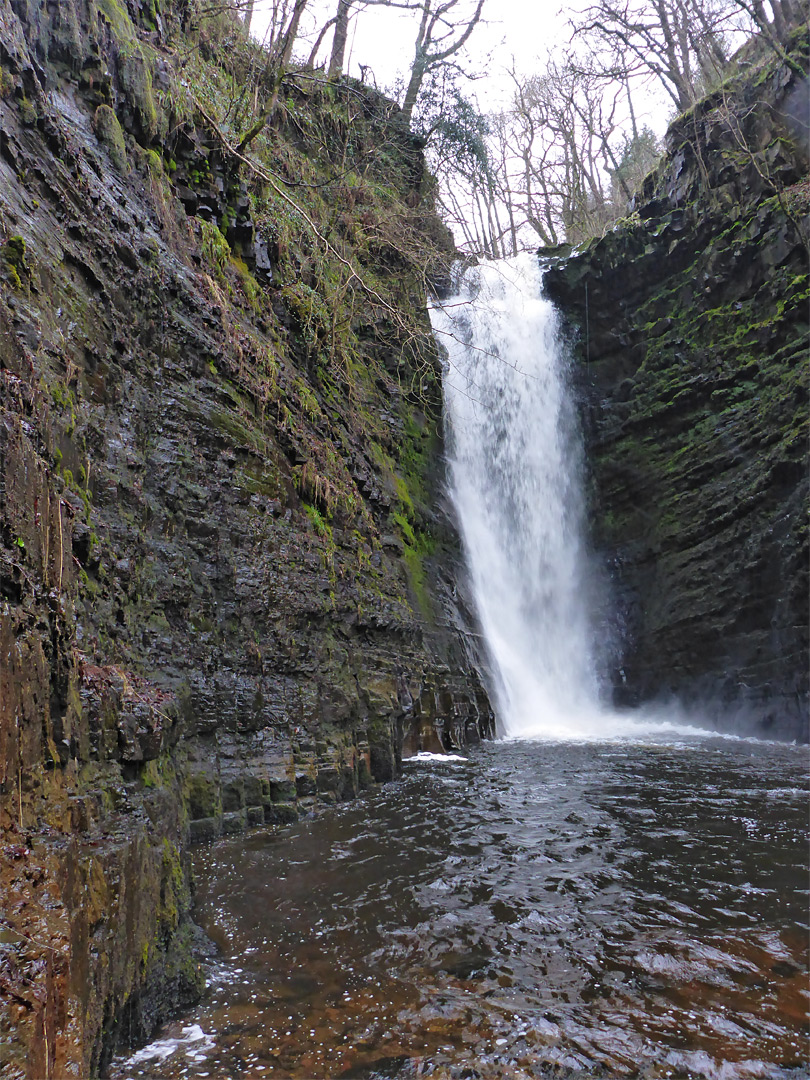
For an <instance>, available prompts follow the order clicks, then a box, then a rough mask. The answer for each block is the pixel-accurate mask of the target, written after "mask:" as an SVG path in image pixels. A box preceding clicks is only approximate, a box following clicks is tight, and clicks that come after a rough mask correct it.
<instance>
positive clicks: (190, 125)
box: [0, 0, 492, 1077]
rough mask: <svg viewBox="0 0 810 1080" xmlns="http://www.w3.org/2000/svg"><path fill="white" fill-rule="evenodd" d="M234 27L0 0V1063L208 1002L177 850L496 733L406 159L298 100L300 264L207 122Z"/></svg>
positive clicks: (282, 141) (137, 1028) (369, 128)
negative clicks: (457, 584) (458, 590)
mask: <svg viewBox="0 0 810 1080" xmlns="http://www.w3.org/2000/svg"><path fill="white" fill-rule="evenodd" d="M203 6H204V5H203ZM183 35H185V37H184V36H183ZM236 35H237V31H236V29H235V28H234V25H233V24H230V25H229V24H228V22H227V20H225V21H222V20H219V21H218V22H217V21H216V20H214V21H213V22H212V23H211V24H210V25H209V23H207V22H206V20H205V17H204V16H203V15H201V14H200V10H199V8H198V6H197V5H194V4H192V3H177V4H169V3H162V4H154V3H145V2H144V3H140V2H138V0H130V2H129V3H124V2H118V0H98V2H97V3H96V2H94V0H70V2H68V3H64V4H58V5H54V4H50V3H42V2H38V0H14V2H10V0H0V528H1V530H2V531H0V769H1V770H2V772H0V825H2V830H3V837H2V844H3V845H4V847H3V851H4V859H3V864H2V871H0V876H2V886H3V896H4V903H3V909H2V924H0V1030H2V1038H0V1065H2V1070H3V1074H4V1075H8V1076H10V1077H23V1076H30V1077H45V1076H71V1075H73V1076H89V1075H96V1074H97V1073H98V1072H99V1071H103V1068H104V1065H105V1062H106V1061H108V1060H109V1057H110V1055H111V1054H112V1053H113V1052H114V1051H115V1049H116V1047H120V1046H122V1045H126V1044H127V1043H131V1042H134V1041H137V1040H138V1039H142V1038H146V1037H147V1036H148V1035H149V1034H150V1033H151V1031H152V1030H153V1029H154V1026H155V1024H156V1023H157V1022H159V1021H160V1020H161V1019H162V1018H163V1017H165V1016H166V1015H167V1014H168V1013H169V1012H170V1011H171V1010H172V1009H175V1008H177V1007H178V1006H179V1005H181V1004H182V1003H183V1002H185V1001H189V1000H190V999H192V998H193V997H194V996H195V995H196V994H198V993H199V991H200V978H201V976H200V968H199V963H198V953H197V951H195V950H197V944H195V943H196V936H195V929H194V927H193V924H192V923H191V921H190V918H189V911H190V903H191V882H190V880H189V875H188V868H187V860H186V857H185V856H186V851H187V849H188V846H189V844H190V843H193V842H195V841H200V840H205V839H208V838H211V837H215V836H218V835H220V834H221V833H223V832H233V831H237V830H241V829H244V828H248V827H253V826H263V827H267V826H272V825H274V824H276V823H283V822H286V821H290V820H293V819H294V818H296V817H298V816H300V815H301V814H306V813H310V812H313V811H314V810H316V809H318V808H324V807H327V806H329V805H330V804H332V803H335V802H336V801H338V800H341V799H346V798H351V797H353V796H355V795H356V794H358V792H360V791H362V790H363V788H364V787H366V786H368V785H369V784H372V783H375V782H379V781H383V780H388V779H391V778H393V777H395V776H396V775H397V772H398V769H399V764H400V760H401V755H402V753H403V746H404V747H405V752H406V753H407V752H412V751H414V750H417V749H419V748H420V747H425V748H433V749H435V748H436V747H437V746H448V747H450V746H459V745H463V744H464V743H465V742H467V741H470V740H475V739H477V738H480V737H482V736H485V735H487V734H488V733H491V725H492V718H491V712H490V709H489V705H488V702H487V700H486V696H485V694H484V692H483V690H482V689H481V686H480V683H479V682H478V679H477V677H476V676H475V674H474V664H475V648H476V646H475V640H474V638H473V637H472V636H470V635H468V634H466V632H465V630H464V619H463V615H462V613H460V612H459V611H458V610H457V608H456V606H455V604H456V601H455V600H454V598H453V587H452V579H453V573H454V572H453V565H454V559H455V558H457V545H456V540H455V536H454V533H453V530H452V527H451V526H450V524H449V522H448V519H447V516H446V514H445V512H444V509H443V507H442V504H441V497H440V492H441V429H440V422H439V412H440V387H439V378H438V366H437V361H436V355H435V351H434V347H433V345H432V339H431V337H430V332H429V324H428V320H427V315H426V312H425V280H426V275H427V276H429V274H430V273H433V272H435V271H436V269H437V267H438V266H439V264H440V261H441V260H440V257H439V256H440V251H439V249H440V248H441V247H442V245H444V248H445V251H447V250H448V243H447V240H446V238H445V237H444V236H443V234H442V230H441V227H440V226H439V224H438V222H437V221H436V219H435V218H434V217H433V215H432V210H431V203H430V185H429V181H428V178H427V177H426V176H425V174H424V165H423V162H422V158H421V152H420V149H419V147H418V145H416V144H415V143H414V141H413V139H412V138H411V137H410V136H409V135H408V133H407V132H406V131H405V130H404V129H398V128H397V127H396V124H395V122H394V121H395V118H393V119H392V114H391V106H390V103H387V102H385V101H384V99H382V98H380V97H379V95H376V94H373V93H372V92H370V91H367V90H365V89H364V88H361V87H359V86H357V87H353V88H351V92H350V93H347V94H345V95H343V96H342V97H341V95H340V94H335V93H334V92H333V91H331V90H325V91H323V93H322V94H321V96H320V97H319V96H318V93H319V92H315V91H312V90H301V89H298V90H296V89H289V90H288V92H287V93H286V96H285V99H284V105H283V109H282V110H281V113H280V114H279V117H278V118H277V119H276V120H274V123H273V124H272V125H270V126H269V127H268V129H267V131H266V132H264V133H263V134H262V140H264V154H265V156H264V158H263V160H264V162H265V164H264V165H262V166H260V168H261V169H264V170H265V171H266V170H267V169H268V168H269V166H268V165H267V162H271V163H273V167H274V168H278V169H281V170H286V171H284V173H283V175H284V176H286V177H287V179H290V180H291V179H296V178H297V180H300V179H301V177H302V176H304V177H305V179H306V180H307V181H308V183H309V187H310V189H311V191H312V194H311V195H310V202H309V203H308V204H307V207H308V215H311V219H312V220H311V222H310V224H312V223H313V222H314V225H313V228H314V229H316V230H317V232H318V233H319V234H320V236H323V235H324V233H325V232H326V229H327V226H328V228H329V229H331V232H330V234H329V235H330V237H331V239H330V241H329V245H330V247H329V248H328V249H327V248H325V247H324V246H322V245H320V240H318V238H317V236H316V235H315V233H314V232H313V230H312V229H310V228H309V226H308V225H307V221H306V219H305V218H304V217H303V216H302V214H301V213H300V212H295V210H294V209H291V207H290V204H289V201H287V202H285V201H284V199H283V198H282V197H281V196H279V195H278V193H277V189H278V186H279V185H278V182H277V181H272V184H275V185H276V186H275V187H273V186H272V185H271V183H270V182H268V181H264V182H262V183H259V181H257V179H256V175H257V174H256V173H255V171H251V169H249V168H247V167H246V165H245V163H244V162H243V161H241V160H239V159H237V158H236V157H235V155H234V154H233V152H232V151H233V142H234V141H235V136H234V135H233V134H232V133H230V132H223V130H222V129H221V128H220V127H219V124H218V123H217V122H216V120H214V119H213V118H212V113H214V112H215V111H216V109H217V108H218V107H220V106H222V105H223V98H222V97H221V95H222V94H223V93H224V92H225V91H224V90H223V89H222V87H223V86H227V85H228V79H229V78H231V77H232V76H233V72H226V73H225V74H224V75H223V70H222V68H221V67H219V66H217V60H216V57H217V55H219V56H222V55H237V54H239V50H240V49H244V48H246V47H247V48H249V46H246V45H245V43H244V42H243V41H240V39H239V38H238V36H236ZM181 53H182V55H183V57H184V60H183V64H184V65H185V66H181V64H180V61H179V60H178V56H179V55H180V54H181ZM239 55H240V54H239ZM189 57H191V58H192V59H189ZM194 65H197V66H196V67H194ZM195 80H196V81H195ZM199 87H207V88H208V90H207V93H208V96H207V97H204V98H203V97H201V96H200V95H202V90H200V89H199ZM212 87H213V89H212ZM347 102H348V104H347ZM223 114H224V107H223V108H222V109H221V111H220V112H219V113H217V117H218V118H220V119H221V117H222V115H223ZM229 138H230V140H231V141H230V142H229ZM259 141H260V142H261V140H259ZM257 145H258V144H257ZM319 154H320V155H321V156H320V157H319V156H318V155H319ZM347 155H348V156H349V157H351V159H352V160H353V162H354V163H355V169H354V171H353V172H352V174H351V176H350V177H348V178H346V175H345V174H346V169H345V167H344V168H343V169H342V170H341V169H338V168H337V167H336V166H335V162H334V160H333V158H337V160H340V161H343V162H344V163H345V160H346V158H347ZM377 159H379V160H378V171H377V172H376V173H375V172H374V170H373V169H372V168H371V166H370V165H369V162H370V161H376V160H377ZM268 175H270V174H268ZM271 180H272V177H271ZM297 180H296V182H297ZM328 184H333V185H337V186H336V187H334V189H332V190H330V191H328V192H327V195H328V198H323V199H321V196H320V195H319V194H318V192H319V191H320V188H321V187H324V186H326V185H328ZM305 186H306V185H305ZM281 190H282V192H284V191H286V190H287V189H285V188H283V187H282V188H281ZM289 190H292V187H290V188H289ZM297 205H300V203H299V204H297ZM338 210H339V211H340V213H338V212H337V211H338ZM318 215H320V216H318ZM328 215H331V216H328ZM319 245H320V246H319ZM422 249H424V250H425V251H433V250H435V251H436V255H435V260H434V261H435V265H433V264H432V263H430V260H426V259H423V260H421V261H415V260H416V253H417V252H418V251H420V250H422ZM325 251H326V252H329V251H331V252H332V253H333V255H329V256H328V257H327V256H325V255H324V252H325ZM431 259H433V256H431ZM341 260H343V261H342V262H341ZM350 260H356V261H355V262H352V265H353V266H356V267H357V272H358V273H359V275H360V276H363V275H365V276H363V281H364V282H366V279H367V278H369V277H370V278H371V280H372V282H373V284H371V285H368V284H364V285H363V287H360V286H358V285H357V281H358V280H359V277H358V273H355V274H354V276H352V275H351V274H349V273H348V272H346V273H345V275H344V276H343V277H341V276H340V274H341V273H342V272H343V271H341V269H340V267H341V266H343V267H344V269H345V264H347V263H348V261H350ZM429 263H430V265H429ZM372 275H373V276H372Z"/></svg>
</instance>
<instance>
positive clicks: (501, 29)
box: [253, 0, 667, 132]
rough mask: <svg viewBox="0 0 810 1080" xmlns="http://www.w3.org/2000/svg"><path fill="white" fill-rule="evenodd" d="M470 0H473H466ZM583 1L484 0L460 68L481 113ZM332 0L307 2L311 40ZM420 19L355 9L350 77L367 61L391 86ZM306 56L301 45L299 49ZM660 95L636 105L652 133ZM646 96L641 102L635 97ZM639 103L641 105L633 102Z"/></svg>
mask: <svg viewBox="0 0 810 1080" xmlns="http://www.w3.org/2000/svg"><path fill="white" fill-rule="evenodd" d="M270 2H271V0H256V13H255V15H254V23H253V31H254V34H255V35H256V36H257V37H259V38H261V36H262V34H263V31H264V27H265V26H266V23H267V14H266V12H267V10H268V9H269V7H270ZM471 2H472V0H471ZM587 3H588V0H486V3H485V5H484V14H483V19H482V22H481V24H479V25H478V26H477V27H476V28H475V30H474V32H473V34H472V36H471V37H470V40H469V41H468V42H467V45H466V47H465V52H464V53H463V54H460V56H463V58H464V61H465V66H466V67H469V68H470V69H471V70H472V71H474V72H476V73H477V74H479V75H480V76H481V77H480V78H478V79H476V80H475V81H473V82H470V83H469V84H468V89H469V95H470V97H474V98H475V99H476V100H477V102H478V106H479V108H480V109H481V111H482V112H485V113H486V112H493V111H497V110H499V109H502V108H505V107H507V106H508V105H509V102H510V98H511V89H510V88H511V85H512V84H511V80H510V79H509V77H508V75H507V71H508V70H509V68H510V67H512V65H513V63H514V67H515V70H516V71H517V72H518V73H520V74H523V75H531V74H536V73H539V72H540V71H542V69H543V56H544V54H546V53H547V52H548V51H549V50H551V49H554V48H555V46H559V47H560V48H562V47H564V46H565V45H567V44H568V41H569V38H570V27H569V25H568V20H569V18H570V17H571V15H572V14H573V13H574V12H576V10H577V9H581V8H582V7H585V6H587ZM336 7H337V0H310V5H309V7H308V9H307V16H306V19H307V20H308V21H306V24H305V25H304V24H302V29H303V30H304V31H305V32H306V31H314V32H311V33H307V37H308V39H309V40H310V41H314V39H315V36H316V34H317V29H316V28H320V27H321V26H323V24H324V23H325V22H326V21H327V20H328V19H329V18H331V17H332V15H334V12H335V9H336ZM417 26H418V17H417V15H416V13H414V12H405V13H403V12H397V11H392V10H387V9H385V8H381V7H370V8H367V9H366V10H364V11H362V10H361V11H360V12H359V13H358V14H357V15H356V16H355V17H354V18H353V20H352V24H351V26H350V30H349V42H348V47H347V59H348V71H349V74H351V75H354V76H356V77H359V75H360V70H359V65H360V64H365V65H368V66H369V67H370V68H371V70H372V71H373V73H374V78H375V80H376V84H377V86H378V87H379V89H381V90H384V89H391V88H392V87H393V86H394V84H395V82H396V80H397V77H398V76H400V77H403V76H404V75H405V74H406V73H407V72H408V71H409V69H410V65H411V62H412V60H413V53H414V38H415V36H416V31H417ZM330 44H331V31H330V33H329V35H328V36H327V38H326V39H325V40H324V43H323V45H322V47H321V51H320V53H319V56H318V59H319V61H321V62H322V61H325V60H328V57H329V48H330ZM296 52H297V53H298V54H306V50H305V49H304V48H300V47H299V49H297V50H296ZM657 97H658V95H657V94H656V95H654V96H653V97H651V98H647V101H648V102H649V104H648V105H647V109H646V110H645V108H644V106H643V104H642V107H641V108H639V109H638V112H639V119H640V120H642V122H647V123H650V124H651V126H652V127H653V128H654V129H656V130H657V131H659V132H661V131H663V129H664V127H665V126H666V112H667V109H666V107H665V106H664V107H662V106H661V104H660V100H659V101H656V98H657ZM640 100H643V99H640ZM637 108H638V106H637Z"/></svg>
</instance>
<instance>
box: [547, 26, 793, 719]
mask: <svg viewBox="0 0 810 1080" xmlns="http://www.w3.org/2000/svg"><path fill="white" fill-rule="evenodd" d="M807 70H808V43H807V32H806V30H805V31H804V32H803V33H800V34H798V35H797V36H796V37H795V39H794V42H793V49H792V52H791V56H790V58H789V60H788V61H784V60H782V59H781V58H779V57H776V56H774V55H773V53H769V52H768V51H767V50H765V51H764V52H762V53H759V54H758V53H756V51H752V52H751V53H749V55H748V56H747V58H745V59H744V60H743V63H742V64H741V66H740V73H739V74H738V75H736V76H735V77H733V78H731V79H730V80H729V81H728V82H727V83H726V84H725V85H724V86H723V87H721V88H720V89H718V90H717V91H715V92H714V93H712V94H711V95H710V96H709V97H707V98H706V99H705V100H703V101H701V102H700V103H699V104H698V105H696V106H695V108H694V109H693V110H692V111H691V112H690V113H688V114H686V115H684V116H681V117H679V118H678V119H677V120H676V121H675V123H674V124H673V125H672V126H671V128H670V131H669V133H668V135H667V152H666V155H665V157H664V159H663V160H662V162H661V164H660V166H659V167H658V168H657V170H656V171H655V172H654V173H653V174H652V175H651V176H650V177H649V178H648V179H647V181H646V183H645V186H644V188H643V191H642V192H641V194H640V196H639V197H638V198H637V200H636V206H635V209H634V211H633V213H632V214H631V215H630V217H629V218H628V219H627V220H625V221H623V222H620V223H619V224H618V225H617V226H616V227H615V228H614V229H613V230H612V231H611V232H609V233H607V235H605V236H604V237H602V238H601V239H599V240H597V241H595V242H593V243H591V244H590V245H589V246H587V247H586V248H585V249H584V250H582V249H581V250H578V251H576V252H574V253H573V255H571V257H569V258H568V259H566V260H560V259H559V258H553V257H552V258H551V260H550V262H551V267H550V269H549V271H548V273H547V275H546V279H545V281H546V287H547V289H548V292H549V294H550V295H551V297H552V298H553V299H555V300H556V301H557V302H558V303H559V304H560V305H561V307H562V308H563V310H564V311H565V313H566V314H567V316H568V318H569V320H570V321H571V322H572V323H574V324H575V325H576V327H577V329H578V337H577V346H576V348H577V354H578V358H579V364H578V370H577V379H578V383H579V388H580V391H581V394H582V399H583V402H584V410H585V431H586V443H587V453H588V458H589V469H590V484H591V490H590V508H591V509H590V517H591V530H592V537H593V543H594V547H595V549H596V552H597V554H598V557H599V559H600V561H601V563H602V565H603V567H604V568H605V571H606V574H605V576H606V578H607V579H608V584H607V590H606V591H607V592H608V593H609V595H610V602H609V605H608V615H607V616H606V622H605V625H604V626H603V628H602V629H603V633H604V635H605V636H606V637H607V638H608V639H611V640H612V643H613V653H612V657H611V658H610V661H609V665H610V668H611V671H610V679H611V682H612V685H613V694H614V699H615V700H616V702H617V703H618V704H620V705H636V704H639V703H641V702H649V701H652V700H655V699H659V700H660V699H666V698H667V697H677V698H678V699H680V700H681V701H682V702H683V703H685V704H686V705H687V706H689V707H695V708H697V709H698V710H699V715H703V716H704V717H705V716H706V714H707V713H708V714H709V716H710V717H713V718H714V719H716V720H717V721H718V722H719V723H721V724H723V725H724V726H726V727H731V728H732V729H733V730H737V731H750V730H755V731H757V732H759V733H765V734H771V735H774V736H776V737H779V738H790V739H793V738H799V739H805V740H806V739H807V737H808V728H807V717H808V697H807V693H808V687H807V676H808V533H807V530H808V509H809V506H808V486H809V482H808V463H807V461H808V459H807V451H808V322H809V321H810V315H809V314H808V279H807V268H808V238H809V237H810V180H808V163H809V161H810V133H809V132H808V119H809V117H808V112H809V111H810V110H809V109H808V102H809V101H810V84H809V83H808V79H807Z"/></svg>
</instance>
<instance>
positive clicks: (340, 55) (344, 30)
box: [327, 0, 352, 79]
mask: <svg viewBox="0 0 810 1080" xmlns="http://www.w3.org/2000/svg"><path fill="white" fill-rule="evenodd" d="M351 6H352V0H338V8H337V16H336V18H335V35H334V37H333V38H332V54H331V56H330V57H329V71H328V72H327V78H329V79H338V78H340V76H341V75H342V74H343V61H344V59H345V56H346V42H347V40H348V37H349V14H350V11H351Z"/></svg>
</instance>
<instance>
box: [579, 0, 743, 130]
mask: <svg viewBox="0 0 810 1080" xmlns="http://www.w3.org/2000/svg"><path fill="white" fill-rule="evenodd" d="M744 2H746V3H747V2H749V0H744ZM737 10H738V8H737V4H736V2H735V0H596V2H595V3H593V4H591V6H590V7H589V8H587V9H586V11H585V12H584V14H583V15H582V16H581V17H580V18H579V19H577V20H576V21H575V23H574V33H575V35H578V36H584V37H585V38H586V39H587V40H588V42H589V43H590V44H591V46H592V47H593V48H595V49H596V50H597V51H600V52H603V53H606V54H607V55H608V57H610V58H611V62H610V63H609V64H608V65H607V70H608V71H609V72H610V73H612V74H614V75H615V74H617V73H619V72H622V73H624V74H625V75H629V76H630V77H633V76H638V75H652V76H654V77H655V78H656V79H657V80H658V81H659V82H660V84H661V86H663V88H664V89H665V90H666V92H667V94H668V95H669V97H670V98H671V99H672V101H673V103H674V104H675V106H676V108H677V109H678V110H679V111H684V110H685V109H688V108H689V107H690V106H691V105H693V104H694V102H695V101H696V100H697V99H698V98H699V97H700V96H701V95H702V94H703V93H704V92H705V90H706V89H707V84H708V83H710V82H712V81H714V80H716V79H717V76H718V75H719V74H720V72H721V71H722V70H723V67H724V66H725V64H726V62H727V58H728V54H729V44H728V38H727V34H728V31H729V30H730V29H731V26H732V23H731V17H732V14H733V13H735V12H736V11H737Z"/></svg>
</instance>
